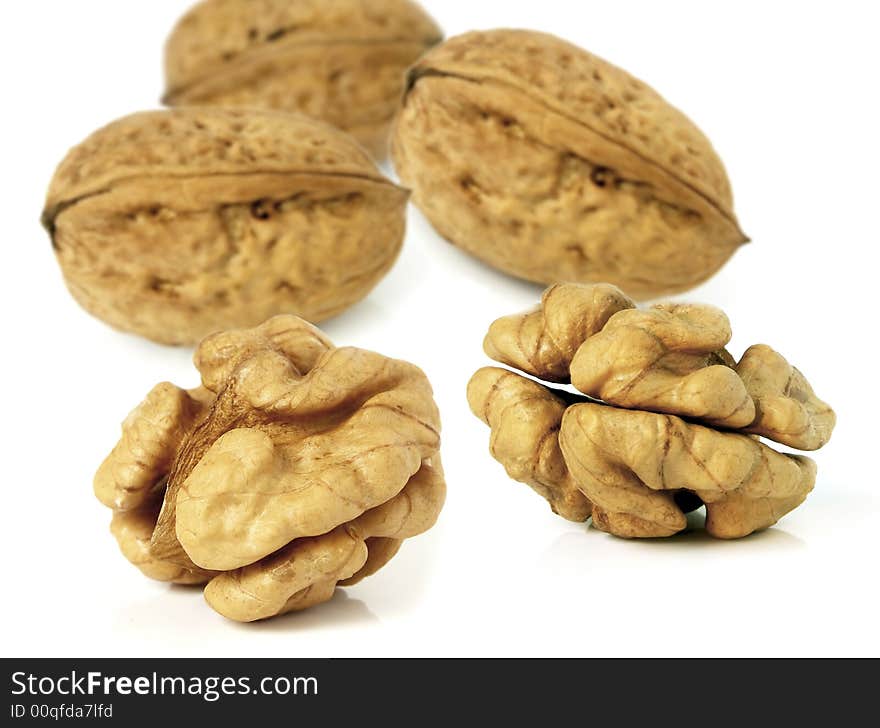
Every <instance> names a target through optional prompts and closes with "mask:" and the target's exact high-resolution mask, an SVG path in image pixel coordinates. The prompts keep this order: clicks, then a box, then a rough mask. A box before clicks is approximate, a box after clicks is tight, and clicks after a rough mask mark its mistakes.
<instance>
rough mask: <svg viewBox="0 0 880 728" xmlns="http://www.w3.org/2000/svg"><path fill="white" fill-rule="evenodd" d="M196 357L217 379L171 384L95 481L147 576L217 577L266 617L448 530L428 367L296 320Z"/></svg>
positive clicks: (191, 580) (215, 339) (227, 612)
mask: <svg viewBox="0 0 880 728" xmlns="http://www.w3.org/2000/svg"><path fill="white" fill-rule="evenodd" d="M195 363H196V366H197V368H198V369H199V371H200V372H201V375H202V386H201V387H200V388H198V389H196V390H192V391H189V392H187V391H185V390H183V389H180V388H178V387H175V386H174V385H172V384H167V383H165V384H159V385H157V386H156V387H155V388H154V389H153V391H152V392H150V394H149V395H148V396H147V398H146V400H144V402H143V403H141V404H140V405H139V406H138V407H137V408H136V409H135V410H134V411H133V412H132V413H131V415H129V417H128V418H127V419H126V421H125V423H124V424H123V429H122V433H123V434H122V439H121V440H120V441H119V443H118V444H117V445H116V447H115V448H114V449H113V451H112V452H111V453H110V455H109V456H108V457H107V459H106V460H105V461H104V463H103V464H102V465H101V467H100V468H99V469H98V472H97V474H96V476H95V495H96V496H97V497H98V499H99V500H100V501H101V502H102V503H103V504H104V505H106V506H107V507H108V508H111V509H112V510H113V520H112V525H111V530H112V532H113V534H114V536H115V537H116V539H117V541H118V543H119V546H120V549H121V550H122V552H123V554H124V555H125V557H126V558H127V559H128V560H129V561H131V562H132V563H133V564H134V565H135V566H137V567H138V568H139V569H140V570H141V571H142V572H143V573H144V574H145V575H146V576H149V577H151V578H153V579H158V580H160V581H169V582H174V583H180V584H207V588H206V590H205V596H206V598H207V600H208V603H209V604H210V605H211V606H212V607H214V609H216V610H217V611H218V612H220V613H221V614H223V615H224V616H226V617H229V618H230V619H234V620H238V621H245V622H250V621H254V620H258V619H266V618H268V617H273V616H275V615H278V614H283V613H285V612H290V611H295V610H300V609H305V608H306V607H309V606H313V605H315V604H318V603H320V602H323V601H326V600H328V599H330V598H331V597H332V596H333V593H334V591H335V589H336V587H337V585H339V586H351V585H353V584H355V583H357V582H358V581H360V580H361V579H363V578H365V577H366V576H369V575H371V574H373V573H375V572H376V571H378V570H379V569H380V568H381V567H382V566H384V565H385V564H386V563H387V562H388V561H389V560H390V559H391V558H392V557H393V556H394V555H395V554H396V553H397V551H398V549H399V548H400V546H401V544H402V542H403V540H404V539H407V538H410V537H412V536H416V535H418V534H420V533H423V532H424V531H427V530H428V529H429V528H431V526H433V525H434V522H435V521H436V519H437V516H438V515H439V513H440V509H441V508H442V506H443V501H444V499H445V492H446V486H445V481H444V479H443V470H442V467H441V465H440V454H439V447H440V435H439V432H440V418H439V413H438V412H437V407H436V405H435V404H434V400H433V396H432V392H431V386H430V384H429V383H428V380H427V379H426V377H425V375H424V374H423V373H422V372H421V370H419V369H418V368H417V367H415V366H413V365H412V364H408V363H406V362H402V361H396V360H393V359H388V358H386V357H383V356H380V355H379V354H374V353H372V352H368V351H362V350H360V349H351V348H343V349H337V348H335V347H334V346H333V345H332V344H331V343H330V342H329V341H328V340H327V338H326V337H325V336H324V335H323V334H322V333H321V332H320V331H319V330H318V329H316V328H315V327H313V326H311V325H310V324H308V323H306V322H305V321H303V320H302V319H299V318H296V317H295V316H278V317H275V318H273V319H271V320H269V321H267V322H266V323H264V324H262V325H261V326H259V327H257V328H255V329H250V330H233V331H227V332H223V333H220V334H215V335H214V336H211V337H209V338H207V339H205V340H204V341H203V342H202V343H201V344H200V346H199V348H198V350H197V351H196V355H195Z"/></svg>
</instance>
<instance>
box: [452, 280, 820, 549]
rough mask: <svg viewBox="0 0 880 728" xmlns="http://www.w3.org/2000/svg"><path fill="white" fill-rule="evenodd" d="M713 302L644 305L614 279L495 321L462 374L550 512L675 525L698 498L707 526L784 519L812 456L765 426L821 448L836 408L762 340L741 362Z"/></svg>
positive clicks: (495, 435) (807, 479)
mask: <svg viewBox="0 0 880 728" xmlns="http://www.w3.org/2000/svg"><path fill="white" fill-rule="evenodd" d="M730 338H731V329H730V322H729V321H728V319H727V317H726V316H725V315H724V314H723V313H722V312H721V311H719V310H718V309H715V308H713V307H711V306H701V305H683V304H658V305H656V306H653V307H652V308H650V309H647V310H639V309H637V308H635V304H634V303H633V302H632V301H631V300H630V299H628V298H627V297H626V296H625V295H624V294H623V293H622V292H621V291H620V290H618V289H616V288H614V287H613V286H609V285H578V284H562V285H557V286H553V287H551V288H549V289H548V290H547V291H546V292H545V293H544V296H543V299H542V302H541V306H540V307H539V308H537V309H536V310H534V311H530V312H527V313H525V314H521V315H518V316H508V317H506V318H502V319H499V320H498V321H496V322H495V323H494V324H492V326H491V328H490V329H489V333H488V335H487V337H486V341H485V345H484V348H485V350H486V353H487V354H489V356H491V357H492V358H493V359H496V360H497V361H499V362H501V363H504V364H507V365H509V366H512V367H515V368H516V369H519V370H520V371H522V372H524V373H526V374H528V375H530V376H533V377H538V378H541V379H544V380H547V381H552V382H557V383H561V384H566V385H573V388H574V389H576V390H577V393H573V392H571V391H568V390H563V389H555V388H551V387H549V386H547V385H545V384H543V383H541V382H537V381H534V380H533V379H529V378H527V377H525V376H522V375H521V374H519V373H517V372H513V371H509V370H507V369H499V368H497V367H487V368H485V369H481V370H480V371H478V372H477V373H476V374H475V375H474V376H473V378H472V379H471V381H470V384H469V385H468V402H469V403H470V406H471V409H472V410H473V412H474V414H476V415H477V416H478V417H479V418H480V419H482V420H483V421H484V422H485V423H486V424H488V425H489V426H490V427H491V429H492V437H491V441H490V452H491V453H492V455H493V456H494V457H495V458H496V459H497V460H498V461H500V462H501V463H502V464H503V465H504V466H505V468H506V470H507V472H508V474H509V475H510V476H511V477H512V478H514V479H516V480H519V481H522V482H524V483H527V484H529V485H530V486H532V488H534V489H535V490H536V491H537V492H538V493H540V494H541V495H542V496H544V498H546V499H547V501H548V502H549V503H550V506H551V508H552V509H553V510H554V512H556V513H558V514H560V515H561V516H563V517H565V518H568V519H569V520H573V521H583V520H586V519H587V518H588V517H590V516H591V515H592V519H593V525H594V526H595V527H596V528H599V529H601V530H603V531H608V532H610V533H613V534H615V535H617V536H623V537H627V538H650V537H663V536H671V535H673V534H675V533H678V532H679V531H682V530H683V529H684V528H686V527H687V519H686V516H685V514H686V512H688V511H690V510H694V509H695V508H697V507H699V506H702V505H705V507H706V530H707V531H708V532H709V533H710V534H711V535H713V536H716V537H718V538H739V537H742V536H746V535H748V534H750V533H752V532H754V531H756V530H760V529H763V528H767V527H769V526H772V525H773V524H774V523H776V522H777V521H778V520H779V519H780V518H781V517H782V516H783V515H785V514H786V513H788V512H789V511H791V510H793V509H794V508H796V507H797V506H799V505H800V504H801V503H802V502H803V501H804V499H805V498H806V497H807V495H808V493H809V492H810V491H811V490H812V488H813V485H814V483H815V479H816V466H815V463H814V462H813V461H812V460H810V459H809V458H806V457H803V456H800V455H789V454H782V453H779V452H776V451H775V450H773V449H772V448H770V447H768V446H767V445H766V444H764V443H763V442H761V441H760V439H759V437H758V436H762V437H766V438H768V439H771V440H775V441H777V442H781V443H784V444H786V445H790V446H792V447H796V448H798V449H801V450H816V449H818V448H820V447H822V446H823V445H824V444H825V443H826V442H828V440H829V439H830V437H831V432H832V430H833V428H834V423H835V417H834V412H833V411H832V410H831V408H830V407H829V406H828V405H827V404H825V403H824V402H822V401H821V400H820V399H818V397H816V395H815V393H814V392H813V390H812V388H811V387H810V385H809V384H808V383H807V381H806V379H805V378H804V376H803V374H801V373H800V372H799V371H798V370H797V369H795V368H794V367H792V366H791V365H790V364H789V363H788V362H787V361H786V360H785V359H784V358H783V357H782V356H781V355H780V354H778V353H777V352H775V351H773V350H772V349H771V348H770V347H768V346H753V347H751V348H750V349H749V350H748V351H747V352H746V353H745V354H744V355H743V357H742V359H741V360H740V361H739V363H737V362H736V361H735V360H734V359H733V358H732V357H731V356H730V354H729V353H728V352H727V351H726V350H725V349H724V347H725V346H726V345H727V343H728V342H729V341H730Z"/></svg>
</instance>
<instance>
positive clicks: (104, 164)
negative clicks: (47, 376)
mask: <svg viewBox="0 0 880 728" xmlns="http://www.w3.org/2000/svg"><path fill="white" fill-rule="evenodd" d="M407 199H408V193H407V192H406V191H404V190H402V189H400V188H399V187H397V186H395V185H394V184H392V183H391V182H389V181H388V180H387V179H385V178H384V177H383V176H382V174H381V173H380V172H379V171H378V169H377V168H376V166H375V165H374V164H373V162H372V161H371V160H370V158H369V157H368V156H367V155H366V153H365V152H364V151H363V150H362V149H361V148H360V147H359V146H358V145H357V143H356V142H355V141H354V140H352V139H351V138H350V137H348V136H346V135H345V134H342V133H341V132H339V131H337V130H335V129H333V128H331V127H329V126H327V125H326V124H323V123H321V122H318V121H315V120H312V119H308V118H306V117H303V116H298V115H295V114H282V113H277V112H272V111H254V110H223V109H179V110H173V111H155V112H144V113H140V114H134V115H132V116H128V117H126V118H124V119H121V120H119V121H116V122H114V123H112V124H110V125H109V126H107V127H105V128H103V129H101V130H99V131H97V132H96V133H94V134H93V135H92V136H90V137H89V138H88V139H87V140H86V141H85V142H83V143H82V144H80V145H79V146H77V147H75V148H74V149H73V150H71V152H70V153H69V154H68V155H67V157H66V158H65V159H64V161H63V162H62V163H61V165H60V166H59V167H58V170H57V171H56V173H55V176H54V178H53V180H52V183H51V185H50V187H49V192H48V196H47V200H46V207H45V211H44V214H43V222H44V225H45V227H46V228H47V230H48V231H49V233H50V235H51V238H52V243H53V246H54V249H55V252H56V255H57V258H58V261H59V263H60V265H61V269H62V271H63V273H64V278H65V281H66V283H67V286H68V288H69V289H70V291H71V293H72V294H73V296H74V298H75V299H76V300H77V301H78V302H79V303H80V304H81V305H82V306H83V307H84V308H85V309H86V310H87V311H89V312H90V313H92V314H94V315H95V316H97V317H98V318H100V319H102V320H104V321H105V322H107V323H109V324H110V325H112V326H114V327H116V328H118V329H121V330H123V331H130V332H134V333H137V334H140V335H142V336H145V337H147V338H149V339H153V340H154V341H158V342H161V343H165V344H195V343H197V342H198V341H199V340H200V339H201V338H203V337H204V336H206V335H207V334H209V333H213V332H214V331H219V330H223V329H225V328H228V327H231V326H234V327H246V326H255V325H256V324H258V323H260V322H261V321H264V320H266V319H267V318H269V317H271V316H273V315H275V314H279V313H295V314H297V315H300V316H302V317H303V318H306V319H308V320H310V321H320V320H322V319H326V318H329V317H331V316H334V315H336V314H338V313H340V312H342V311H344V310H345V309H347V308H348V307H350V306H352V305H353V304H355V303H356V302H358V301H360V300H361V299H362V298H363V297H364V296H366V295H367V294H368V293H369V292H370V290H372V288H373V287H374V286H375V285H376V284H377V283H378V282H379V280H381V278H382V277H383V276H384V275H385V274H386V273H387V272H388V270H389V269H390V268H391V266H392V265H393V264H394V262H395V260H396V258H397V255H398V253H399V251H400V248H401V245H402V243H403V237H404V232H405V226H406V221H405V211H406V203H407Z"/></svg>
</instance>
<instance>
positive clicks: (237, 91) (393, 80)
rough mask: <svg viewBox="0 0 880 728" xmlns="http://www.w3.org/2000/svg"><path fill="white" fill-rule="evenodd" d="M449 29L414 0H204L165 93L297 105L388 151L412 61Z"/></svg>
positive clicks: (169, 57) (173, 47) (170, 57)
mask: <svg viewBox="0 0 880 728" xmlns="http://www.w3.org/2000/svg"><path fill="white" fill-rule="evenodd" d="M442 38H443V32H442V31H441V30H440V28H439V27H437V24H436V23H435V22H434V21H433V20H432V19H431V18H430V17H429V16H428V15H427V14H426V13H425V11H424V10H423V9H422V8H421V7H420V6H419V5H418V4H417V3H415V2H412V1H411V0H206V1H205V2H200V3H198V4H196V5H195V6H194V7H193V8H192V9H191V10H190V11H189V12H187V13H186V15H184V16H183V18H181V20H180V21H179V22H178V24H177V26H176V27H175V28H174V31H173V32H172V34H171V37H170V38H169V39H168V43H167V46H166V51H165V75H166V84H167V91H166V93H165V97H164V101H165V102H166V103H167V104H168V105H170V106H193V105H199V106H250V107H260V108H271V109H278V110H281V111H298V112H301V113H304V114H308V115H309V116H313V117H315V118H317V119H322V120H324V121H326V122H328V123H330V124H333V125H334V126H336V127H339V128H340V129H343V130H344V131H347V132H348V133H350V134H351V135H352V136H354V137H355V138H356V139H357V140H358V141H360V142H361V143H362V144H363V145H364V146H365V147H366V148H367V149H368V150H369V151H370V152H372V153H373V154H374V155H375V156H376V157H377V158H381V157H384V156H385V154H386V153H387V147H388V131H389V128H390V126H391V120H392V119H393V117H394V114H395V112H396V111H397V107H398V105H399V103H400V97H401V95H402V94H403V87H404V81H405V76H406V69H407V68H408V67H409V66H410V65H411V64H412V63H414V62H415V61H416V59H418V57H419V56H421V55H422V54H423V53H424V52H425V51H426V50H427V49H428V48H430V47H431V46H433V45H435V44H437V43H439V42H440V41H441V40H442Z"/></svg>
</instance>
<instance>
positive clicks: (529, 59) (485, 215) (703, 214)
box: [392, 30, 746, 298]
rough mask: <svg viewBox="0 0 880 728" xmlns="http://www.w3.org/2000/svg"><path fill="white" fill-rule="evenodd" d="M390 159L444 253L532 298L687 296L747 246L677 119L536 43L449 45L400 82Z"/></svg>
mask: <svg viewBox="0 0 880 728" xmlns="http://www.w3.org/2000/svg"><path fill="white" fill-rule="evenodd" d="M392 157H393V159H394V164H395V167H396V169H397V171H398V173H399V175H400V178H401V180H402V181H403V183H404V184H405V185H406V186H407V187H409V188H411V189H412V190H413V201H414V202H415V204H416V205H417V206H418V207H419V208H420V209H421V210H422V211H423V212H424V213H425V215H426V216H427V217H428V219H429V220H430V221H431V223H432V224H433V225H434V227H435V228H436V229H437V231H438V232H439V233H440V234H441V235H443V236H444V237H445V238H447V239H448V240H450V241H451V242H452V243H454V244H455V245H457V246H459V247H461V248H462V249H464V250H466V251H467V252H469V253H471V254H473V255H475V256H476V257H478V258H480V259H481V260H483V261H485V262H486V263H488V264H490V265H492V266H495V267H497V268H499V269H500V270H502V271H505V272H507V273H510V274H512V275H515V276H518V277H521V278H525V279H527V280H531V281H537V282H539V283H557V282H560V281H577V282H584V283H590V282H605V281H607V282H611V283H614V284H617V285H620V286H622V287H623V288H624V289H625V290H627V291H630V292H631V293H632V294H633V295H635V296H638V297H639V298H650V297H654V296H656V295H658V294H666V293H672V292H676V291H684V290H687V289H689V288H692V287H694V286H696V285H697V284H698V283H701V282H702V281H704V280H706V279H707V278H709V277H710V276H711V275H713V274H714V273H715V272H716V271H717V270H718V269H719V268H720V267H721V266H722V265H723V264H724V263H725V262H726V261H727V260H728V259H729V258H730V256H731V255H732V254H733V253H734V252H735V251H736V250H737V248H738V247H739V246H740V245H742V244H743V243H744V242H745V241H746V237H745V235H744V234H743V232H742V231H741V230H740V227H739V224H738V223H737V219H736V216H735V214H734V210H733V196H732V193H731V189H730V183H729V181H728V178H727V174H726V172H725V170H724V166H723V164H722V163H721V160H720V159H719V158H718V156H717V154H716V153H715V150H714V149H713V148H712V145H711V144H710V142H709V140H708V139H707V138H706V137H705V136H704V135H703V134H702V132H700V130H699V129H697V127H696V126H695V125H694V124H693V122H691V121H690V119H688V118H687V117H686V116H685V115H684V114H682V113H681V112H680V111H678V110H677V109H675V108H673V107H672V106H671V105H670V104H669V103H667V102H666V101H665V100H664V99H663V98H662V97H661V96H660V95H659V94H657V93H656V92H655V91H654V90H653V89H651V88H649V87H648V86H647V85H646V84H644V83H643V82H642V81H639V80H638V79H636V78H633V77H632V76H630V75H629V74H628V73H626V72H625V71H623V70H621V69H619V68H616V67H615V66H612V65H611V64H609V63H606V62H605V61H603V60H602V59H600V58H597V57H596V56H593V55H591V54H590V53H588V52H586V51H584V50H582V49H581V48H578V47H576V46H573V45H571V44H569V43H566V42H565V41H562V40H560V39H558V38H555V37H553V36H550V35H545V34H543V33H537V32H532V31H522V30H492V31H488V32H476V33H467V34H465V35H462V36H458V37H455V38H452V39H450V40H448V41H447V42H445V43H443V44H442V45H439V46H437V47H436V48H434V49H433V50H431V51H429V52H428V53H427V54H426V55H425V56H423V57H422V58H421V59H420V60H419V61H418V63H416V64H415V66H414V67H413V68H412V70H411V71H410V73H409V83H408V87H407V93H406V96H405V98H404V103H403V108H402V109H401V111H400V112H399V114H398V117H397V121H396V122H395V130H394V132H393V135H392Z"/></svg>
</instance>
